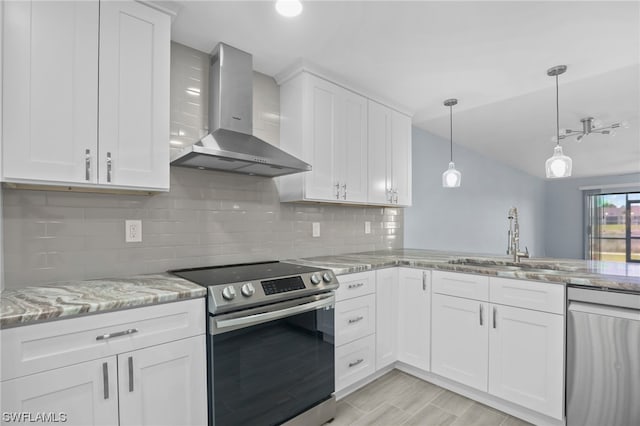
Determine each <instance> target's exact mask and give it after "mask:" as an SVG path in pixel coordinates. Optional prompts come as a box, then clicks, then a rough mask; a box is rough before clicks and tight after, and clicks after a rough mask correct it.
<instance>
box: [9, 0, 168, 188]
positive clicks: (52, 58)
mask: <svg viewBox="0 0 640 426" xmlns="http://www.w3.org/2000/svg"><path fill="white" fill-rule="evenodd" d="M3 6H4V8H5V10H4V17H3V26H4V34H3V51H4V59H3V76H2V78H3V82H2V83H3V99H2V102H3V108H2V111H3V120H2V121H3V124H4V128H3V130H2V131H3V135H2V144H3V145H2V151H3V152H2V154H3V160H2V161H3V167H2V170H3V176H2V178H3V180H4V181H7V182H15V183H28V184H42V185H64V186H67V185H73V186H84V187H86V186H89V187H100V188H104V187H105V186H111V187H116V188H125V189H126V188H131V189H149V190H166V189H168V187H169V144H168V143H169V141H168V139H169V67H170V64H169V49H170V24H171V22H170V21H171V20H170V17H169V16H168V15H165V14H164V13H162V12H159V11H156V10H154V9H151V8H149V7H147V6H144V5H142V4H139V3H136V2H133V1H123V2H98V1H82V2H39V1H34V2H28V1H25V2H6V3H5V4H3Z"/></svg>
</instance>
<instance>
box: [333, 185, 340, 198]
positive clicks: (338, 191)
mask: <svg viewBox="0 0 640 426" xmlns="http://www.w3.org/2000/svg"><path fill="white" fill-rule="evenodd" d="M334 186H335V187H336V200H339V199H340V182H336V184H335V185H334Z"/></svg>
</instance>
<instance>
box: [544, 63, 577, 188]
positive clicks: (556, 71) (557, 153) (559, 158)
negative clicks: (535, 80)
mask: <svg viewBox="0 0 640 426" xmlns="http://www.w3.org/2000/svg"><path fill="white" fill-rule="evenodd" d="M566 70H567V66H566V65H557V66H555V67H553V68H549V69H548V70H547V75H548V76H549V77H555V78H556V146H555V148H553V155H552V156H551V158H549V159H548V160H547V161H546V163H545V170H546V173H547V177H548V178H563V177H569V176H571V165H572V161H571V158H569V157H567V156H566V155H564V154H563V153H562V147H561V146H560V139H561V138H560V101H559V97H558V76H559V75H560V74H563V73H564V72H565V71H566Z"/></svg>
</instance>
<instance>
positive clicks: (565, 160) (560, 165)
mask: <svg viewBox="0 0 640 426" xmlns="http://www.w3.org/2000/svg"><path fill="white" fill-rule="evenodd" d="M571 163H572V161H571V158H569V157H567V156H566V155H564V154H563V153H562V147H561V146H560V145H557V146H556V147H555V148H554V149H553V155H552V156H551V158H549V159H548V160H547V162H546V163H545V169H546V171H547V177H548V178H563V177H569V176H571ZM443 178H444V177H443Z"/></svg>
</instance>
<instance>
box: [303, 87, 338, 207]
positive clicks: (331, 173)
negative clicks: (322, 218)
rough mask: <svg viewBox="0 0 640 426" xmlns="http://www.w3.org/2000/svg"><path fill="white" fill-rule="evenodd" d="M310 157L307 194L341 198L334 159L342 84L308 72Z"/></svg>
mask: <svg viewBox="0 0 640 426" xmlns="http://www.w3.org/2000/svg"><path fill="white" fill-rule="evenodd" d="M307 79H308V80H307V81H308V84H307V93H308V96H309V100H308V104H307V106H308V108H309V112H308V114H309V115H308V117H309V126H308V128H307V129H306V131H307V132H308V133H307V136H308V150H309V151H310V152H309V154H310V155H309V158H310V159H311V163H312V164H311V166H312V167H313V170H312V171H311V172H309V173H305V174H304V179H305V198H307V199H314V200H337V199H338V195H337V194H338V191H337V188H336V185H337V184H338V177H337V172H336V167H337V165H336V164H335V161H334V159H335V158H336V157H337V158H342V156H341V155H339V154H337V153H336V151H335V150H336V147H337V144H338V138H339V132H340V130H339V127H340V126H339V121H338V120H337V117H339V111H338V110H339V108H340V107H339V104H340V90H342V89H340V87H338V86H336V85H335V84H332V83H329V82H328V81H325V80H323V79H321V78H317V77H314V76H311V75H308V76H307Z"/></svg>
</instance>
